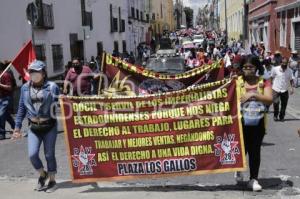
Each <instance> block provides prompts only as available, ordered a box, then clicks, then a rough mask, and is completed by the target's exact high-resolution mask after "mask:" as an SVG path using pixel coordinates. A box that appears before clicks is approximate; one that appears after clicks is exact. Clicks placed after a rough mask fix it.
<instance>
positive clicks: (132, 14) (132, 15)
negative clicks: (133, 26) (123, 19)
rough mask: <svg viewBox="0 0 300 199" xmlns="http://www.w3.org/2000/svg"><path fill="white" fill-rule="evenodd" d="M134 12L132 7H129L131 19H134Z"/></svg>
mask: <svg viewBox="0 0 300 199" xmlns="http://www.w3.org/2000/svg"><path fill="white" fill-rule="evenodd" d="M134 13H135V10H134V7H131V18H133V19H134V18H135V17H134V16H135V14H134Z"/></svg>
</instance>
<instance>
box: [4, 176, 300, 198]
mask: <svg viewBox="0 0 300 199" xmlns="http://www.w3.org/2000/svg"><path fill="white" fill-rule="evenodd" d="M35 185H36V180H32V179H29V180H28V179H15V180H13V179H9V180H5V179H0V193H1V198H3V199H19V198H22V199H41V198H45V199H60V198H72V199H85V198H88V199H99V198H101V199H110V198H117V199H141V198H143V199H148V198H155V199H159V198H172V199H182V198H189V199H194V198H195V199H201V198H203V199H240V198H247V199H250V198H251V199H252V198H253V199H254V198H255V199H259V198H268V199H278V198H282V199H284V198H289V199H298V198H299V195H298V196H297V195H294V196H293V195H289V196H282V195H281V193H278V194H266V193H265V191H264V192H251V191H243V190H236V189H235V188H234V187H236V186H231V188H230V187H226V189H224V190H223V189H222V188H216V187H215V188H210V187H203V186H201V185H167V186H145V185H142V184H141V185H138V184H133V185H132V184H130V182H128V183H127V184H122V183H111V182H107V183H105V182H102V183H91V184H72V183H71V182H70V181H58V186H59V189H58V190H56V191H55V192H54V193H45V192H36V191H33V188H34V187H35ZM212 187H214V186H212Z"/></svg>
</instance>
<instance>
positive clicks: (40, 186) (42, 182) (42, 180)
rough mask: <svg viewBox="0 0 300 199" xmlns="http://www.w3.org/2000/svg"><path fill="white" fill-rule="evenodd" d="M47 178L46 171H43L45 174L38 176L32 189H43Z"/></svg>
mask: <svg viewBox="0 0 300 199" xmlns="http://www.w3.org/2000/svg"><path fill="white" fill-rule="evenodd" d="M47 179H48V173H47V172H45V176H44V177H43V176H40V177H39V180H38V184H37V186H36V188H35V189H34V190H35V191H42V190H44V189H45V184H46V180H47Z"/></svg>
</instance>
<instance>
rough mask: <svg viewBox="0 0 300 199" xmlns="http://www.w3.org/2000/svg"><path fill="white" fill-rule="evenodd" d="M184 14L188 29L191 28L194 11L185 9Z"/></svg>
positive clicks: (188, 8)
mask: <svg viewBox="0 0 300 199" xmlns="http://www.w3.org/2000/svg"><path fill="white" fill-rule="evenodd" d="M184 12H185V15H186V24H187V27H188V28H191V27H193V21H194V11H193V9H191V8H190V7H185V8H184Z"/></svg>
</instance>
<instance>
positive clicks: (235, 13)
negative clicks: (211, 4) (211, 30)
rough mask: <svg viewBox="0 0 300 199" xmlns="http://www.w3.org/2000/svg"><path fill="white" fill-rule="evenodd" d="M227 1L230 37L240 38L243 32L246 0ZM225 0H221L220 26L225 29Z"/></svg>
mask: <svg viewBox="0 0 300 199" xmlns="http://www.w3.org/2000/svg"><path fill="white" fill-rule="evenodd" d="M226 1H227V24H228V30H227V31H228V39H231V38H234V39H235V40H238V39H240V35H242V34H243V20H244V0H226ZM225 23H226V21H225V0H220V27H221V30H225Z"/></svg>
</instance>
